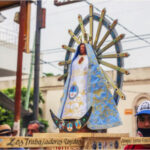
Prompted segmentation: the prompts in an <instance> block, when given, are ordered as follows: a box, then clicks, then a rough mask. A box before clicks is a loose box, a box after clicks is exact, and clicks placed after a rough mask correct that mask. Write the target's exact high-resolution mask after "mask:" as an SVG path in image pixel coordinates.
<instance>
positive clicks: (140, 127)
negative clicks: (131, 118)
mask: <svg viewBox="0 0 150 150" xmlns="http://www.w3.org/2000/svg"><path fill="white" fill-rule="evenodd" d="M135 116H137V136H140V137H150V100H146V101H144V102H142V103H141V104H140V105H139V107H138V109H137V113H136V115H135ZM131 149H140V150H143V149H149V150H150V144H149V145H127V146H126V147H125V148H124V150H131Z"/></svg>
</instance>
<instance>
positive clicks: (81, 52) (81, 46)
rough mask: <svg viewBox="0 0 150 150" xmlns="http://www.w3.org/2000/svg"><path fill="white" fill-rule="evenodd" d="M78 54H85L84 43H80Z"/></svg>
mask: <svg viewBox="0 0 150 150" xmlns="http://www.w3.org/2000/svg"><path fill="white" fill-rule="evenodd" d="M80 54H81V55H85V54H86V49H85V45H84V44H81V45H80Z"/></svg>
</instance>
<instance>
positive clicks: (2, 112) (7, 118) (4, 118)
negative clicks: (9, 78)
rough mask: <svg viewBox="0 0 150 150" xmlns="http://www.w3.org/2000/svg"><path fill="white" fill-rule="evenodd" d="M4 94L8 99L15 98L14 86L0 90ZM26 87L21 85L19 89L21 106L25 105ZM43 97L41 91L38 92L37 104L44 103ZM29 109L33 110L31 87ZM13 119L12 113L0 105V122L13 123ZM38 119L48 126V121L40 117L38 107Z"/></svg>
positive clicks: (40, 112)
mask: <svg viewBox="0 0 150 150" xmlns="http://www.w3.org/2000/svg"><path fill="white" fill-rule="evenodd" d="M1 92H2V93H4V94H5V95H7V96H8V97H9V98H10V99H12V100H14V98H15V88H8V89H5V90H2V91H1ZM26 92H27V88H25V87H23V88H22V89H21V104H22V106H24V105H25V98H26ZM44 102H45V101H44V99H43V97H42V94H41V92H39V104H41V103H44ZM29 111H30V112H33V89H31V90H30V98H29ZM13 121H14V114H13V113H12V112H11V111H10V110H7V109H5V108H2V107H1V106H0V124H4V123H7V124H9V125H10V126H12V125H13ZM39 121H40V122H41V123H43V124H44V125H45V127H46V128H47V127H48V121H46V120H43V119H42V109H41V108H40V107H39Z"/></svg>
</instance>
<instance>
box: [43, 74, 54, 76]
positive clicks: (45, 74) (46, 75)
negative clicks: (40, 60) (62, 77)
mask: <svg viewBox="0 0 150 150" xmlns="http://www.w3.org/2000/svg"><path fill="white" fill-rule="evenodd" d="M43 74H44V75H45V76H46V77H51V76H54V74H53V73H43Z"/></svg>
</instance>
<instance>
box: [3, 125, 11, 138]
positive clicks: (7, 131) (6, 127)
mask: <svg viewBox="0 0 150 150" xmlns="http://www.w3.org/2000/svg"><path fill="white" fill-rule="evenodd" d="M11 135H12V130H11V127H10V126H9V125H8V124H3V125H0V136H11Z"/></svg>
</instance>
